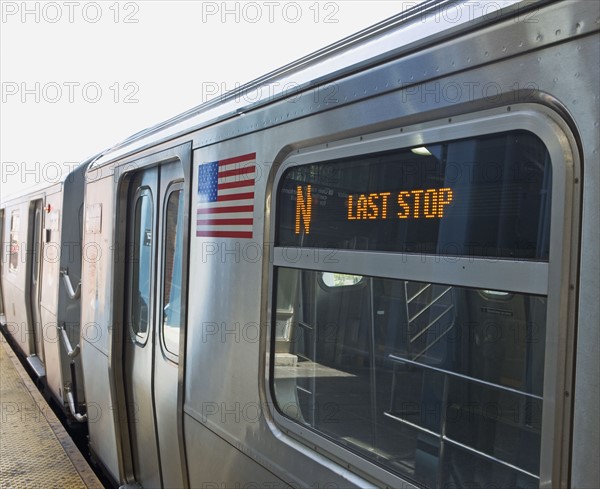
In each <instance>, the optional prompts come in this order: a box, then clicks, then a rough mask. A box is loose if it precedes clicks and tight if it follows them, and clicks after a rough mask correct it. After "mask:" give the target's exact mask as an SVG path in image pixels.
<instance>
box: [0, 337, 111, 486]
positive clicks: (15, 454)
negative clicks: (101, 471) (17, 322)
mask: <svg viewBox="0 0 600 489" xmlns="http://www.w3.org/2000/svg"><path fill="white" fill-rule="evenodd" d="M103 487H104V486H103V485H102V484H101V483H100V481H99V480H98V479H97V478H96V475H95V474H94V472H93V471H92V469H91V468H90V466H89V465H88V463H87V461H86V460H85V459H84V458H83V456H82V455H81V453H80V452H79V450H78V449H77V447H76V446H75V444H74V442H73V441H72V440H71V438H70V437H69V435H68V434H67V432H66V431H65V429H64V428H63V426H62V424H61V423H60V421H59V420H58V419H57V417H56V416H55V414H54V413H53V412H52V409H51V408H50V406H49V405H48V404H47V403H46V400H45V399H44V398H43V396H42V395H41V394H40V392H39V391H38V390H37V388H36V386H35V384H34V383H33V382H32V380H31V379H30V377H29V376H28V375H27V372H26V371H25V369H24V368H23V366H22V365H21V364H20V363H19V360H18V358H17V357H16V355H15V354H14V353H13V352H12V350H11V349H10V346H9V345H8V343H7V342H6V340H5V338H4V337H3V336H2V335H0V489H51V488H52V489H54V488H56V489H59V488H60V489H85V488H89V489H102V488H103Z"/></svg>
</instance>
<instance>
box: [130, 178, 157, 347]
mask: <svg viewBox="0 0 600 489" xmlns="http://www.w3.org/2000/svg"><path fill="white" fill-rule="evenodd" d="M152 213H153V212H152V196H151V194H150V191H149V190H148V189H145V190H142V192H141V193H140V195H139V197H138V199H137V200H136V203H135V214H134V235H133V247H132V253H133V255H132V257H131V288H130V290H131V312H130V327H131V330H132V332H133V333H134V334H135V335H136V336H137V337H138V339H140V340H142V341H145V338H146V337H147V334H148V323H149V321H150V311H151V302H150V294H151V290H152V289H151V285H152V280H151V278H152V277H151V273H152V249H153V246H152V242H153V235H152V234H153V233H152Z"/></svg>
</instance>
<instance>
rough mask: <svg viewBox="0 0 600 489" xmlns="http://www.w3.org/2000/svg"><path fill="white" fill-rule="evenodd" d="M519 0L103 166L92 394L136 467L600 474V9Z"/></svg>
mask: <svg viewBox="0 0 600 489" xmlns="http://www.w3.org/2000/svg"><path fill="white" fill-rule="evenodd" d="M501 6H502V8H501V9H500V10H496V9H497V7H498V5H496V4H495V3H494V5H492V4H485V3H482V4H481V5H480V4H477V5H476V6H474V5H473V4H472V2H461V3H454V2H441V3H435V2H426V4H425V5H423V6H422V8H420V9H416V10H414V11H409V12H408V13H407V14H406V15H405V16H404V17H402V16H399V17H398V18H396V19H392V20H390V21H387V22H384V23H382V24H380V25H379V26H376V27H374V28H372V29H369V30H367V31H365V32H364V33H362V34H359V35H357V36H353V37H351V38H349V39H348V40H346V41H343V42H340V43H338V44H336V45H334V46H333V47H331V48H330V49H328V50H323V51H320V52H318V53H316V54H315V55H313V56H310V57H307V58H305V59H304V60H301V61H300V62H298V63H294V64H292V65H290V66H289V67H287V68H285V69H282V70H278V71H277V72H274V73H272V74H271V75H269V76H267V77H263V78H261V79H259V80H257V81H256V82H253V83H251V84H249V85H247V86H245V87H242V88H241V89H240V90H238V91H236V92H235V93H232V94H229V95H227V96H224V97H223V98H222V99H220V100H218V101H215V102H209V103H207V104H206V105H204V106H201V107H199V108H197V109H193V110H191V111H189V112H187V113H185V114H182V115H181V116H179V117H176V118H174V119H172V120H170V121H167V122H165V123H163V124H160V125H158V126H156V127H154V128H151V129H149V130H146V131H142V132H141V133H139V134H138V135H135V136H133V137H132V138H130V139H128V140H126V141H125V142H123V143H122V144H119V145H116V146H115V147H113V148H111V149H109V150H107V151H106V152H105V153H104V154H102V155H101V156H99V157H98V158H96V159H95V161H94V162H93V163H91V164H90V166H89V167H88V168H87V170H86V179H85V180H86V184H85V195H84V196H83V202H84V206H83V218H82V228H83V229H82V231H81V232H82V234H83V242H82V244H81V250H82V260H81V271H80V272H79V269H77V268H76V267H75V268H73V273H72V275H73V277H74V279H75V280H77V277H78V276H79V273H80V274H81V284H82V289H81V318H80V324H81V327H80V331H79V333H78V335H79V338H80V339H79V341H80V342H81V351H82V354H81V355H82V359H81V362H82V374H83V378H84V379H85V387H84V391H83V392H81V394H82V395H85V399H86V403H87V412H88V426H89V433H90V448H91V451H92V453H93V454H94V456H95V458H96V459H97V460H98V461H99V462H100V463H101V464H102V465H103V466H104V467H105V468H106V469H107V471H108V472H109V473H110V475H111V476H112V478H113V479H114V480H115V481H118V482H119V483H121V484H124V485H127V484H135V483H140V484H142V485H143V486H144V487H201V486H202V487H207V488H208V487H234V486H235V487H243V486H244V484H246V483H248V482H249V481H252V482H253V483H255V484H258V485H260V484H262V485H264V486H265V487H267V486H268V487H287V486H302V487H304V486H308V487H322V486H328V485H330V486H331V487H406V488H409V487H419V486H425V487H443V486H444V485H448V486H449V487H450V486H453V487H454V486H456V487H468V486H469V485H471V486H472V487H486V486H488V485H490V484H495V485H498V486H501V487H518V488H525V487H527V488H529V487H541V488H554V487H593V486H595V485H598V483H599V482H600V473H599V470H600V469H599V467H598V466H597V464H596V465H594V464H590V463H589V458H590V454H596V455H597V454H598V453H599V450H600V447H599V445H598V444H599V440H600V431H599V430H600V428H599V425H598V421H597V420H598V411H599V409H600V408H599V396H600V393H599V391H598V371H599V370H600V363H599V362H600V360H599V359H598V355H597V351H596V346H597V344H598V328H597V323H598V317H599V311H598V307H599V306H598V303H599V301H598V291H599V287H600V284H599V274H598V261H599V256H598V253H599V252H598V228H599V226H598V225H597V222H598V219H599V212H600V211H599V207H598V187H599V185H600V163H599V159H598V148H599V147H600V141H599V135H598V113H599V98H598V93H597V87H598V86H599V85H600V75H599V68H598V64H597V60H598V59H599V58H600V43H599V42H598V32H599V28H598V19H599V18H600V12H599V7H598V4H597V3H595V2H519V3H515V2H505V3H503V4H502V5H501ZM488 7H489V9H488ZM451 8H452V9H453V10H452V12H455V11H458V12H459V13H461V15H460V18H459V19H458V20H456V19H455V20H452V19H451V18H449V17H448V15H449V12H450V10H449V9H451ZM456 9H458V10H456ZM292 85H293V87H294V90H293V91H290V90H287V89H286V90H282V91H280V92H273V90H275V89H276V87H278V86H279V87H281V86H288V87H289V86H292ZM263 90H264V91H263ZM249 91H258V93H259V94H260V95H259V96H258V97H257V98H255V99H252V100H251V101H250V103H248V100H246V99H245V98H244V95H245V94H247V93H249ZM265 93H267V95H265ZM274 93H276V94H275V95H274ZM452 172H454V173H452ZM65 188H66V187H65ZM82 188H83V187H82ZM58 195H59V194H57V197H56V198H58ZM44 198H45V199H46V200H49V199H50V198H51V197H50V196H46V197H44ZM32 199H33V200H32ZM35 199H40V197H35V196H33V197H29V200H27V201H23V202H22V203H19V204H18V205H20V206H21V207H19V209H20V210H19V212H20V213H21V214H23V215H25V214H27V212H28V211H27V209H26V206H27V205H30V204H29V202H32V201H35ZM78 199H81V196H77V195H76V194H73V197H72V200H71V201H69V204H68V206H69V208H77V202H79V200H78ZM60 202H61V201H60V200H58V201H57V202H56V203H52V204H51V205H52V206H53V207H54V206H56V207H57V208H59V207H60V206H61V205H62V206H63V207H64V208H65V209H66V207H67V204H66V202H67V200H66V197H65V198H64V200H63V201H62V202H63V203H62V204H61V203H60ZM42 203H43V204H44V205H45V204H46V201H43V202H42ZM16 205H17V204H14V206H13V204H9V205H7V206H5V207H4V218H3V219H4V226H3V230H4V240H5V241H6V240H7V239H8V237H9V236H11V232H12V233H13V234H15V233H16V232H17V231H18V232H19V233H21V232H26V231H25V230H24V228H22V226H23V225H24V224H23V222H21V223H20V226H21V227H18V228H15V227H14V226H12V227H11V224H10V222H11V213H12V212H13V210H12V209H13V208H14V209H16V208H17V207H16ZM11 206H13V207H11ZM46 227H48V226H46ZM62 230H63V231H62V232H63V235H62V237H63V241H64V240H67V241H73V240H75V239H76V236H75V235H74V234H69V236H66V235H65V228H64V227H63V228H62ZM27 232H29V231H27ZM10 240H11V241H12V238H10ZM64 247H65V244H64V243H63V249H64ZM5 256H6V255H5ZM11 256H12V255H11ZM5 263H9V261H6V262H5ZM47 266H48V267H49V268H48V270H52V271H51V272H47V273H46V269H44V274H43V275H42V280H47V279H48V277H47V276H46V275H51V276H52V277H55V278H57V279H58V268H57V266H56V265H55V264H49V265H47ZM65 266H67V264H66V263H64V262H63V260H62V258H61V261H60V268H64V267H65ZM69 266H70V265H69ZM44 267H46V265H44ZM51 267H54V268H56V270H55V269H54V268H51ZM7 268H10V263H9V266H8V267H7V266H6V265H5V264H4V263H3V268H2V291H3V294H4V295H3V299H4V302H3V304H4V310H5V313H6V314H7V319H8V320H9V321H11V320H12V321H18V320H19V319H18V318H22V317H27V316H26V314H28V313H27V311H26V308H27V294H28V293H29V289H27V287H29V285H27V277H28V276H27V274H26V272H25V271H23V270H20V271H19V273H20V274H21V275H19V274H13V275H10V272H9V271H7ZM69 273H71V272H69ZM53 287H54V289H52V288H49V289H48V291H50V290H54V291H55V295H57V294H58V299H57V298H56V297H55V298H54V299H52V298H51V297H48V298H47V299H46V297H45V295H44V294H46V289H42V300H41V303H42V307H41V311H42V312H41V314H42V316H43V315H44V314H49V311H52V310H56V308H55V309H52V307H55V306H53V305H52V304H54V303H53V300H54V301H56V300H59V304H60V306H59V308H58V312H55V314H57V315H58V317H59V319H58V321H59V322H60V317H63V318H70V320H73V321H75V319H74V318H75V316H76V315H77V314H78V312H77V310H76V309H72V308H71V309H70V308H69V307H70V306H69V304H70V303H69V301H68V300H66V299H65V297H63V292H64V291H62V289H61V291H58V289H57V288H56V285H54V286H53ZM48 293H50V292H48ZM11 307H12V308H13V310H12V315H11ZM17 309H19V310H17ZM51 320H52V317H51V316H48V317H47V318H43V319H42V322H43V323H45V322H48V321H51ZM32 338H33V337H31V335H30V337H28V340H27V341H28V342H25V343H24V346H23V347H22V348H23V350H24V351H25V352H26V354H31V352H32V351H34V350H33V349H34V348H35V343H34V342H33V339H32ZM72 341H75V339H74V338H72ZM55 348H58V350H56V352H54V353H53V350H52V348H51V347H50V346H48V348H46V349H45V350H44V353H45V359H46V362H47V363H48V362H50V359H53V360H52V361H53V362H54V363H60V365H61V366H60V368H59V369H58V370H60V371H62V372H63V374H64V372H65V369H66V364H65V363H64V362H65V357H64V355H62V354H61V353H60V348H61V347H60V345H58V346H56V345H55ZM53 370H55V369H54V368H53ZM77 377H79V376H78V375H77ZM49 384H50V385H52V386H53V387H52V389H53V391H55V390H56V389H58V392H59V395H60V389H61V388H62V386H63V385H64V380H63V379H62V378H60V377H58V378H57V379H56V380H52V381H50V379H49ZM78 387H80V384H78ZM79 390H81V389H79ZM92 413H94V414H95V415H94V416H93V415H92Z"/></svg>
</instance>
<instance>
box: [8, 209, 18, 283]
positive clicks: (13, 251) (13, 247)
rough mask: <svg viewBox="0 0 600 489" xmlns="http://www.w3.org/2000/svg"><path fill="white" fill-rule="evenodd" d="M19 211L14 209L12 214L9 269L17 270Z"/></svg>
mask: <svg viewBox="0 0 600 489" xmlns="http://www.w3.org/2000/svg"><path fill="white" fill-rule="evenodd" d="M19 227H20V220H19V211H13V212H12V213H11V216H10V248H9V259H8V263H9V265H8V269H9V270H12V271H13V272H16V271H17V270H18V269H19Z"/></svg>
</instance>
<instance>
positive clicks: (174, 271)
mask: <svg viewBox="0 0 600 489" xmlns="http://www.w3.org/2000/svg"><path fill="white" fill-rule="evenodd" d="M164 232H165V236H164V248H165V255H164V272H163V273H164V278H163V280H164V282H163V304H164V306H163V320H162V326H163V327H162V334H163V342H164V346H165V348H166V349H167V351H169V352H170V353H172V354H174V355H178V354H179V328H180V326H181V285H182V276H183V273H182V272H183V270H182V259H183V191H182V190H176V191H173V192H171V193H170V194H169V197H168V200H167V206H166V211H165V229H164Z"/></svg>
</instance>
